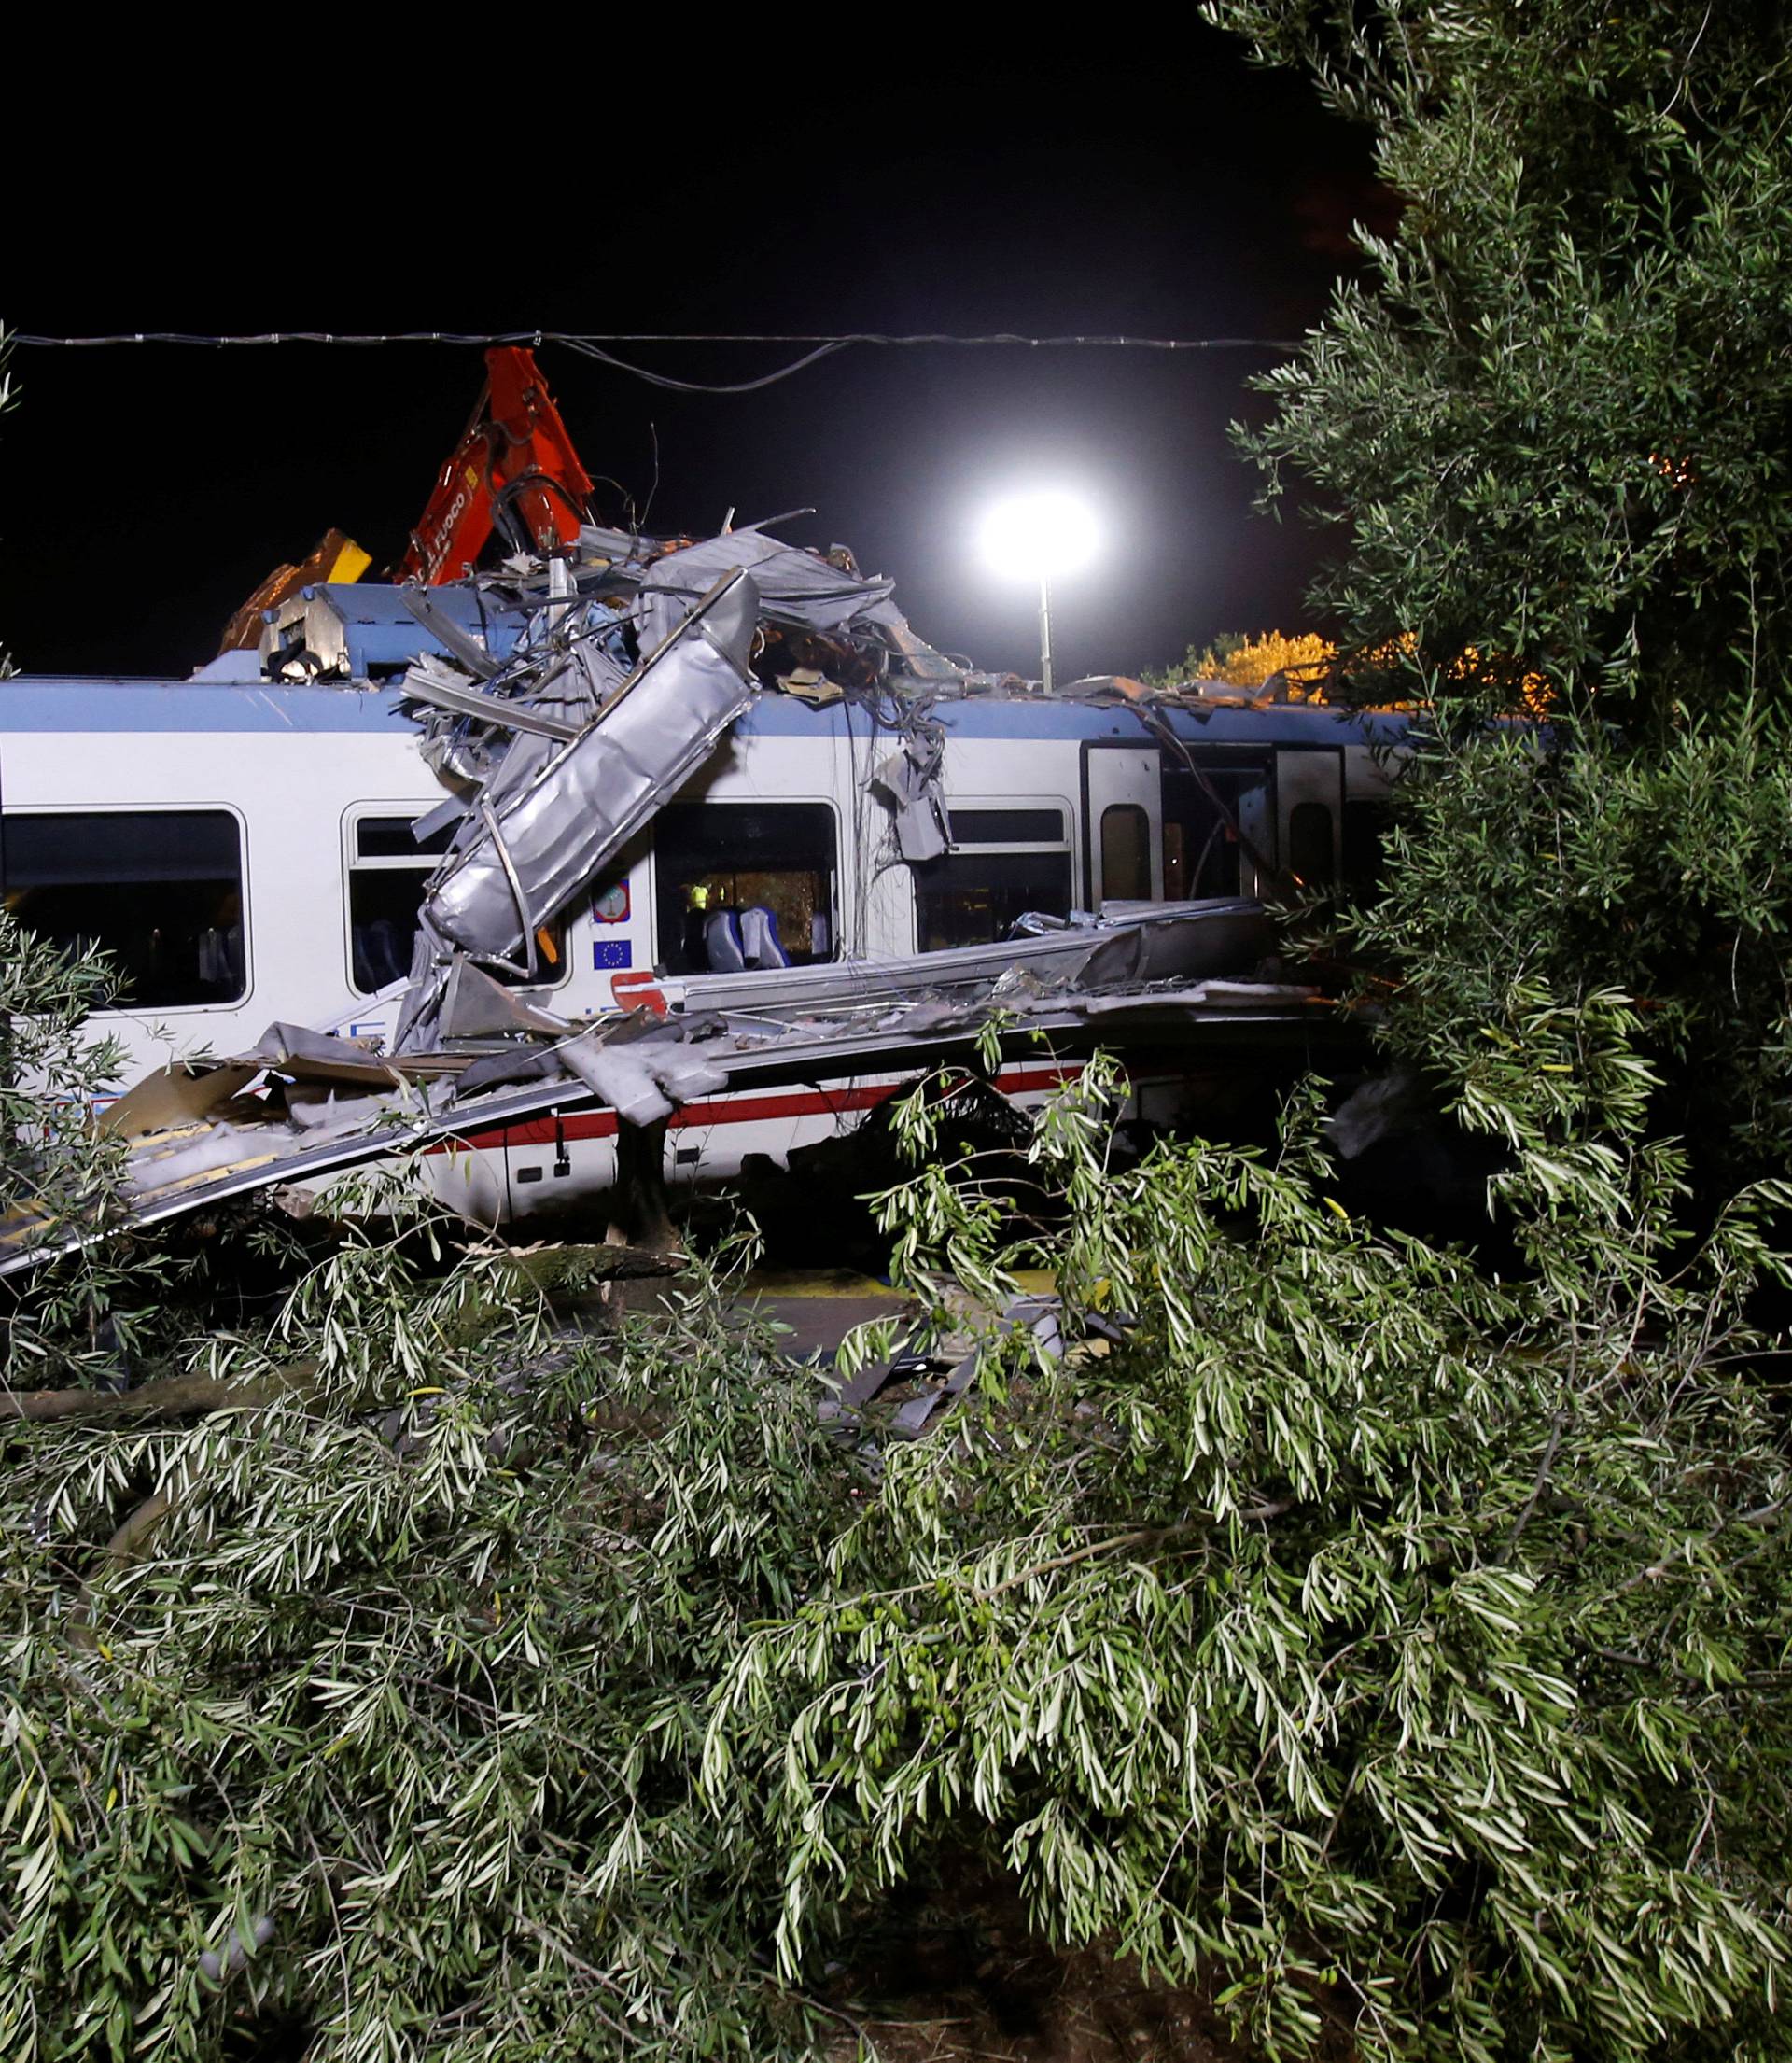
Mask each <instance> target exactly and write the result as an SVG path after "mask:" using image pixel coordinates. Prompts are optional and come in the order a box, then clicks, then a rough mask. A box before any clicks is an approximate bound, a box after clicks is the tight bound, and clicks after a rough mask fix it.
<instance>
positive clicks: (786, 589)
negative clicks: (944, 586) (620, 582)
mask: <svg viewBox="0 0 1792 2063" xmlns="http://www.w3.org/2000/svg"><path fill="white" fill-rule="evenodd" d="M735 566H738V567H743V568H746V570H747V571H748V572H749V573H750V574H751V575H752V577H753V586H754V589H755V590H756V592H757V593H758V596H759V599H760V607H761V609H762V610H763V612H764V614H765V615H766V616H767V617H769V618H772V619H775V620H781V621H783V622H785V623H792V624H799V625H802V626H803V628H804V629H805V630H813V631H819V632H820V633H822V634H823V635H824V636H827V637H833V638H840V637H851V636H857V635H861V634H862V633H864V632H865V631H868V630H872V629H874V628H875V629H879V630H884V631H887V632H889V633H890V634H891V636H892V637H896V636H898V635H899V634H901V633H903V632H905V631H906V630H907V628H908V626H907V625H906V624H905V623H904V621H903V614H902V611H901V610H899V609H898V608H897V607H896V605H895V603H894V602H893V601H892V600H891V599H890V596H891V595H892V594H893V593H894V592H895V582H893V581H888V580H876V579H873V580H867V579H866V578H865V577H864V576H863V575H862V574H857V573H844V572H841V571H840V570H838V569H837V568H834V567H833V566H830V565H829V564H828V562H827V561H826V560H825V559H822V558H818V557H817V556H816V554H814V553H813V552H805V551H803V550H801V549H799V547H797V546H796V545H794V544H780V543H779V542H778V540H777V539H776V538H770V537H767V536H765V534H764V533H763V531H760V530H752V529H748V530H728V531H724V532H723V534H722V535H721V537H714V538H706V539H705V540H703V542H702V543H701V544H691V545H687V546H686V547H685V548H684V550H683V551H681V552H668V553H666V554H665V556H664V557H663V558H658V559H655V560H654V562H653V564H652V565H651V567H649V568H648V569H647V572H646V574H645V575H644V576H643V578H642V581H641V586H640V593H639V595H638V596H637V599H636V618H635V623H636V635H637V638H638V639H640V645H641V650H642V651H643V652H648V651H651V649H652V647H653V646H654V645H656V644H657V643H658V642H659V641H660V639H662V638H664V637H665V635H666V633H667V632H668V631H669V630H672V629H673V628H675V627H676V625H677V624H678V622H679V618H680V617H681V616H683V615H684V614H685V612H686V611H687V610H689V609H690V607H691V605H692V604H693V602H694V601H695V600H696V599H697V597H698V596H700V595H702V594H703V593H704V592H705V590H706V589H707V588H708V586H709V585H710V583H711V582H714V581H715V580H716V579H717V577H718V576H719V575H720V574H721V573H723V572H725V571H727V570H728V568H731V567H735Z"/></svg>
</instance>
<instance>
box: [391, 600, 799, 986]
mask: <svg viewBox="0 0 1792 2063" xmlns="http://www.w3.org/2000/svg"><path fill="white" fill-rule="evenodd" d="M758 618H759V596H758V592H757V589H756V587H755V584H754V582H753V581H752V580H751V579H750V578H749V576H748V575H747V574H745V573H743V572H741V571H739V570H738V569H737V568H729V569H728V570H727V571H726V572H725V573H724V575H723V577H722V578H721V579H720V580H718V581H717V582H715V583H714V585H713V586H711V587H710V588H709V590H708V591H707V594H706V596H704V597H703V599H702V600H701V601H700V602H699V603H698V605H697V607H696V608H695V609H681V610H679V620H678V621H675V623H674V625H672V626H671V628H672V629H673V630H674V631H675V632H676V633H677V635H676V636H674V637H673V639H672V642H671V643H670V644H668V645H666V646H665V649H664V650H663V651H661V652H659V653H657V655H656V656H654V657H653V658H651V660H650V661H649V663H648V664H647V665H646V666H644V667H642V669H641V670H640V672H639V673H637V676H636V677H635V679H634V681H632V682H631V683H630V684H629V686H628V687H627V689H626V690H625V692H623V694H621V695H618V696H617V697H616V698H615V699H614V700H613V701H612V702H611V703H610V705H609V708H608V709H605V710H604V711H603V712H602V713H601V714H600V715H599V716H597V717H596V718H595V720H594V721H593V722H592V723H590V724H588V725H587V726H586V728H585V729H584V730H583V731H582V732H581V734H580V736H579V737H577V738H576V739H575V740H574V741H573V742H572V743H571V744H569V745H565V746H558V747H556V744H555V741H554V740H552V739H547V738H542V737H519V738H518V739H517V741H516V743H515V745H513V746H512V747H511V751H510V752H509V753H507V754H506V757H505V760H504V763H503V765H501V766H500V767H499V769H498V771H497V774H496V775H495V776H494V778H493V779H492V780H491V781H490V782H489V783H488V784H487V787H486V791H485V793H483V794H482V795H481V797H480V798H479V802H478V804H477V805H476V806H475V807H476V813H477V820H478V824H479V828H478V830H477V831H475V832H474V833H473V835H471V836H469V838H468V840H467V842H466V843H465V845H463V846H462V847H461V848H460V849H458V850H457V851H456V852H455V854H454V855H453V856H452V857H451V859H450V860H449V861H448V863H447V864H446V865H445V866H444V868H443V869H442V871H441V875H440V876H439V877H437V879H436V880H435V881H434V882H433V883H432V885H431V887H430V890H429V892H428V894H427V897H426V899H425V902H424V906H423V914H424V917H425V919H427V926H428V928H429V930H430V931H432V932H433V933H435V934H436V935H437V936H438V937H440V938H441V940H443V941H444V942H445V943H446V944H448V945H450V946H456V947H460V948H461V949H462V950H463V951H466V952H469V953H472V954H476V955H479V956H483V957H484V958H487V959H495V960H509V959H510V958H511V957H512V956H513V955H514V954H515V953H516V952H517V951H518V949H519V948H520V947H523V945H524V943H525V940H526V939H527V938H528V936H529V934H530V933H532V932H533V931H534V930H535V928H536V927H537V926H538V925H541V924H545V923H547V922H549V921H550V919H553V916H554V915H555V914H556V913H557V912H558V911H559V910H560V909H561V908H562V907H563V906H564V905H566V904H567V902H568V901H570V900H571V898H572V897H573V896H574V895H576V894H577V893H578V891H580V890H581V888H582V887H583V886H584V885H585V884H586V883H587V882H588V881H590V880H591V879H592V878H593V877H595V875H596V874H597V872H598V871H599V870H600V869H601V868H602V866H603V865H604V864H605V863H606V862H607V861H608V860H609V859H610V858H611V857H612V856H613V855H614V854H615V853H616V852H618V851H619V850H620V849H622V847H623V845H625V844H626V843H627V841H628V840H629V839H630V838H631V837H632V836H633V835H635V833H636V832H637V830H638V829H639V828H640V827H641V825H642V824H643V823H645V822H646V821H647V819H648V818H649V817H650V816H651V814H652V812H653V810H654V809H655V808H656V807H658V805H659V804H660V803H661V802H662V801H663V800H664V799H665V797H666V796H667V795H669V794H672V793H674V792H675V791H676V790H677V789H679V787H680V786H682V785H683V783H684V782H685V781H686V780H688V779H690V777H691V776H692V775H693V773H694V772H695V771H696V770H697V768H698V767H699V766H700V765H702V764H703V762H704V761H705V760H706V759H707V757H708V756H709V753H710V752H711V751H713V749H714V747H715V744H716V740H717V739H718V738H719V737H721V734H722V732H723V731H725V730H726V729H727V728H728V726H729V725H730V724H731V723H734V721H735V718H736V717H737V716H739V715H740V714H741V712H742V711H743V710H744V709H746V707H747V705H748V704H749V702H750V701H751V699H752V695H753V681H752V676H751V674H750V673H749V670H748V661H749V657H750V655H751V651H752V641H753V633H754V630H755V627H756V625H757V623H758ZM680 625H681V626H682V627H680ZM512 762H515V770H513V769H512ZM519 775H521V776H522V778H519Z"/></svg>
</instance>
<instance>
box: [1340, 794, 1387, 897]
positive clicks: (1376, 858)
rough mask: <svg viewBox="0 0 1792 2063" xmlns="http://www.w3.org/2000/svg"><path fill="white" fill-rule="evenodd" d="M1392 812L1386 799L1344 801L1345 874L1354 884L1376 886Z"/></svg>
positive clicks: (1366, 886)
mask: <svg viewBox="0 0 1792 2063" xmlns="http://www.w3.org/2000/svg"><path fill="white" fill-rule="evenodd" d="M1388 816H1389V810H1388V806H1387V804H1386V803H1384V802H1347V803H1346V804H1345V805H1344V866H1343V874H1344V878H1345V880H1346V881H1348V882H1349V883H1350V885H1351V887H1352V888H1362V889H1366V888H1373V887H1374V886H1375V884H1376V883H1377V882H1378V881H1379V879H1380V877H1381V851H1382V847H1383V844H1384V843H1385V841H1386V838H1387V832H1388Z"/></svg>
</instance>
